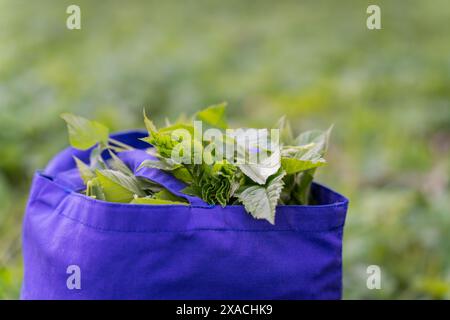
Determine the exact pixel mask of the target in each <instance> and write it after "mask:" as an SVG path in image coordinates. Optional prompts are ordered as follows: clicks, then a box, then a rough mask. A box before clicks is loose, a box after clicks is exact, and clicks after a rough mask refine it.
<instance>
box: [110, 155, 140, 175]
mask: <svg viewBox="0 0 450 320" xmlns="http://www.w3.org/2000/svg"><path fill="white" fill-rule="evenodd" d="M108 151H109V154H110V155H111V159H110V161H109V166H110V167H111V169H114V170H116V171H120V172H122V173H123V174H126V175H128V176H133V174H134V173H133V171H131V169H130V168H128V166H127V165H126V164H125V163H124V162H123V161H122V159H120V158H119V157H118V156H117V155H116V154H115V153H114V152H112V151H111V150H108Z"/></svg>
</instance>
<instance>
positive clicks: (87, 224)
mask: <svg viewBox="0 0 450 320" xmlns="http://www.w3.org/2000/svg"><path fill="white" fill-rule="evenodd" d="M57 214H58V215H61V216H62V217H64V218H66V219H68V220H71V221H74V222H77V223H79V224H81V225H83V226H85V227H88V228H92V229H95V230H99V231H105V232H121V233H185V232H197V231H217V232H304V233H328V232H334V231H336V230H339V229H342V228H343V226H344V224H341V225H339V226H336V227H333V228H330V229H326V230H300V229H255V230H252V229H225V228H196V229H186V230H181V229H180V230H163V229H160V230H158V229H155V230H120V229H111V228H102V227H99V226H95V225H92V224H89V223H86V222H84V221H81V220H80V219H76V218H74V217H70V216H68V215H66V214H64V213H62V212H61V211H59V212H57Z"/></svg>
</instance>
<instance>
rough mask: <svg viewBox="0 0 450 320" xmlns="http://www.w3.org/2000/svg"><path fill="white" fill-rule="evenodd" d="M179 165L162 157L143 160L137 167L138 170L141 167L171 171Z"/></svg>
mask: <svg viewBox="0 0 450 320" xmlns="http://www.w3.org/2000/svg"><path fill="white" fill-rule="evenodd" d="M177 167H179V165H177V164H173V163H171V162H169V161H165V159H164V158H162V159H160V160H144V161H143V162H142V163H141V164H140V165H139V167H138V170H140V169H142V168H152V169H160V170H164V171H172V170H174V169H176V168H177Z"/></svg>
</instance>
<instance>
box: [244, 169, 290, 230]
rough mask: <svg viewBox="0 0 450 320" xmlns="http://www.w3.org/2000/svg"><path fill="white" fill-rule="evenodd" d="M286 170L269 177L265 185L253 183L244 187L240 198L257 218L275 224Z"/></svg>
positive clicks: (247, 209) (248, 210) (246, 208)
mask: <svg viewBox="0 0 450 320" xmlns="http://www.w3.org/2000/svg"><path fill="white" fill-rule="evenodd" d="M285 174H286V173H285V172H284V171H282V172H281V173H279V174H277V175H276V176H274V177H272V178H271V179H269V181H268V182H267V184H266V185H265V186H260V185H252V186H249V187H246V188H244V189H243V190H242V191H241V192H240V193H239V194H238V198H239V200H240V201H241V202H242V204H243V205H244V207H245V210H246V211H247V212H249V213H250V214H251V215H252V216H253V217H255V218H256V219H266V220H267V221H269V222H270V223H271V224H275V210H276V206H277V203H278V200H279V198H280V194H281V191H282V189H283V186H284V182H283V177H284V176H285Z"/></svg>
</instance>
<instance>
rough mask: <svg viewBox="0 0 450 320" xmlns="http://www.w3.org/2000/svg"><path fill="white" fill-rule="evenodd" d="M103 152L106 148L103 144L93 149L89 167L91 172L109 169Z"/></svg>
mask: <svg viewBox="0 0 450 320" xmlns="http://www.w3.org/2000/svg"><path fill="white" fill-rule="evenodd" d="M103 150H105V147H104V146H103V145H102V144H99V145H98V146H97V147H96V148H94V149H92V151H91V154H90V156H89V163H90V165H89V166H90V168H91V170H95V169H108V166H107V165H106V163H105V161H104V160H103V157H102V152H103Z"/></svg>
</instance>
